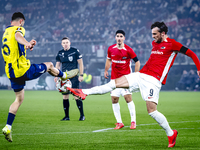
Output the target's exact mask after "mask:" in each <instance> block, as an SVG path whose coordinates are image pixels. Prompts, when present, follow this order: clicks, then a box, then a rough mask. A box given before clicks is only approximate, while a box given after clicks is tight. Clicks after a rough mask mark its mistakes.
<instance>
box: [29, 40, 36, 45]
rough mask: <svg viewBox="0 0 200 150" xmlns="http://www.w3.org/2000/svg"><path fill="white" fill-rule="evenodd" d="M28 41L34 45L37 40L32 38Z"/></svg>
mask: <svg viewBox="0 0 200 150" xmlns="http://www.w3.org/2000/svg"><path fill="white" fill-rule="evenodd" d="M29 43H31V45H32V46H35V45H36V43H37V42H36V40H34V39H32V40H31V41H30V42H29Z"/></svg>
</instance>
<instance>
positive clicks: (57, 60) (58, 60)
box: [56, 52, 61, 62]
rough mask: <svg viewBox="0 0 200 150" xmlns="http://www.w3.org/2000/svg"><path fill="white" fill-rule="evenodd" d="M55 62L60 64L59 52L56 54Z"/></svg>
mask: <svg viewBox="0 0 200 150" xmlns="http://www.w3.org/2000/svg"><path fill="white" fill-rule="evenodd" d="M56 62H61V61H60V57H59V52H58V54H57V56H56Z"/></svg>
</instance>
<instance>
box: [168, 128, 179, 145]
mask: <svg viewBox="0 0 200 150" xmlns="http://www.w3.org/2000/svg"><path fill="white" fill-rule="evenodd" d="M173 132H174V134H173V135H172V136H167V137H168V141H169V145H168V147H174V146H175V144H176V137H177V135H178V131H177V130H173Z"/></svg>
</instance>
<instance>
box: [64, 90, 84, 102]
mask: <svg viewBox="0 0 200 150" xmlns="http://www.w3.org/2000/svg"><path fill="white" fill-rule="evenodd" d="M67 90H69V91H70V92H71V93H72V95H74V96H77V97H78V98H80V99H82V100H84V99H85V98H86V96H87V95H86V94H84V93H83V91H82V89H72V88H69V87H67Z"/></svg>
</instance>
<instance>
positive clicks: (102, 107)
mask: <svg viewBox="0 0 200 150" xmlns="http://www.w3.org/2000/svg"><path fill="white" fill-rule="evenodd" d="M0 95H1V96H0V129H2V128H3V127H4V126H5V124H6V120H7V114H8V109H9V106H10V104H11V103H12V102H13V101H14V98H15V94H14V92H13V91H9V90H6V91H5V90H0ZM70 98H71V100H70V121H60V119H61V118H63V117H64V111H63V108H62V95H61V94H59V93H58V92H57V91H26V92H25V100H24V102H23V104H22V106H21V107H20V109H19V111H18V113H17V116H16V119H15V121H14V123H13V127H12V135H13V142H12V143H9V142H7V141H6V140H5V139H4V136H3V135H2V134H0V150H4V149H9V150H12V149H17V150H22V149H26V150H27V149H28V150H29V149H55V150H58V149H70V150H73V149H86V150H88V149H98V150H102V149H103V150H104V149H105V150H110V149H120V150H129V149H136V150H139V149H148V150H157V149H168V148H167V145H168V139H167V136H166V134H165V132H164V130H163V129H162V128H161V127H160V126H159V125H158V124H157V123H156V122H155V121H154V120H153V119H152V118H151V117H150V116H149V115H148V114H147V111H146V105H145V102H144V101H143V100H142V98H141V96H140V93H134V94H133V100H134V103H135V106H136V111H137V115H136V116H137V128H136V129H135V130H130V129H129V126H130V114H129V111H128V107H127V104H126V102H125V100H124V99H123V98H120V107H121V115H122V120H123V123H124V125H125V127H124V128H122V129H120V130H113V128H114V127H115V125H114V124H115V123H116V120H115V118H114V115H113V112H112V105H111V98H110V95H109V94H106V95H101V96H99V95H93V96H88V97H87V98H86V100H85V101H83V102H84V112H85V117H86V120H85V121H78V119H79V111H78V109H77V106H76V103H75V101H74V100H72V99H73V98H72V97H70ZM199 106H200V92H161V93H160V100H159V104H158V110H159V111H160V112H162V113H163V114H164V115H165V116H166V118H167V119H168V121H169V123H170V126H171V127H172V128H173V129H177V130H178V132H179V134H178V138H177V143H176V146H175V147H174V148H173V149H200V108H199Z"/></svg>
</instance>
